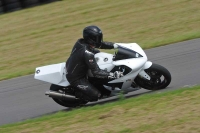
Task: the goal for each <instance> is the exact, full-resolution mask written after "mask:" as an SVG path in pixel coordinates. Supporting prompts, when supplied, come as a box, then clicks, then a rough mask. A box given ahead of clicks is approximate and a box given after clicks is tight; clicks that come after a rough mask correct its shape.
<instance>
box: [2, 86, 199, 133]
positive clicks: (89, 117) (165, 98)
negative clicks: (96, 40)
mask: <svg viewBox="0 0 200 133" xmlns="http://www.w3.org/2000/svg"><path fill="white" fill-rule="evenodd" d="M199 99H200V86H196V87H192V88H184V89H178V90H175V91H168V92H162V93H161V92H159V93H155V94H144V95H142V96H139V97H136V98H129V99H124V100H119V101H116V102H112V103H108V104H104V105H95V106H92V107H82V108H78V109H74V110H72V111H68V112H62V111H61V112H58V113H56V114H52V115H47V116H43V117H41V118H36V119H32V120H27V121H24V122H21V123H16V124H9V125H4V126H1V127H0V132H1V133H32V132H37V133H39V132H41V133H43V132H45V133H55V132H56V133H63V132H65V133H77V132H82V133H88V132H89V133H90V132H94V133H101V132H105V133H113V132H114V133H115V132H117V133H118V132H120V133H125V132H134V133H140V132H145V133H160V132H162V133H199V132H200V127H199V123H200V114H199V112H200V100H199Z"/></svg>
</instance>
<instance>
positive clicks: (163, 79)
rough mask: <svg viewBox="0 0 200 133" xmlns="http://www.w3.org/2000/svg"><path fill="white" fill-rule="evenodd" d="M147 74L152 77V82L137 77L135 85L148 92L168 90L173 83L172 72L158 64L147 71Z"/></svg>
mask: <svg viewBox="0 0 200 133" xmlns="http://www.w3.org/2000/svg"><path fill="white" fill-rule="evenodd" d="M145 72H146V73H147V74H148V75H149V76H150V77H151V80H147V79H144V78H141V77H140V76H137V77H136V78H135V83H136V84H137V85H139V86H140V87H142V88H144V89H148V90H160V89H164V88H166V87H167V86H168V85H169V84H170V82H171V74H170V72H169V71H168V70H167V69H166V68H164V67H163V66H160V65H158V64H152V66H151V67H150V68H148V69H146V70H145Z"/></svg>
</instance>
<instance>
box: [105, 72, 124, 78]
mask: <svg viewBox="0 0 200 133" xmlns="http://www.w3.org/2000/svg"><path fill="white" fill-rule="evenodd" d="M123 76H124V75H123V72H120V71H115V72H114V73H110V75H109V76H108V78H110V79H118V78H121V77H123Z"/></svg>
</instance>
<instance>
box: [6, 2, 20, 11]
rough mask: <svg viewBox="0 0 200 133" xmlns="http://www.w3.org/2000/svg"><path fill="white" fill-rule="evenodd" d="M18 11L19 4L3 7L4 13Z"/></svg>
mask: <svg viewBox="0 0 200 133" xmlns="http://www.w3.org/2000/svg"><path fill="white" fill-rule="evenodd" d="M19 9H21V4H20V3H19V2H15V3H11V4H7V5H5V10H6V12H10V11H16V10H19Z"/></svg>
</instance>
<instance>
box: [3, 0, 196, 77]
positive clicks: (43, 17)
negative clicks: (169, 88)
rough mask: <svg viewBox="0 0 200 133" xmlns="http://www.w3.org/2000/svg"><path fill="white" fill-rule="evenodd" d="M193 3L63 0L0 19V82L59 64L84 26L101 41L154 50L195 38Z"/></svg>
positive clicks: (67, 54)
mask: <svg viewBox="0 0 200 133" xmlns="http://www.w3.org/2000/svg"><path fill="white" fill-rule="evenodd" d="M199 9H200V2H199V0H192V1H190V0H168V1H166V0H160V1H157V0H148V1H142V0H123V1H121V0H94V1H93V0H81V1H80V0H79V1H78V0H76V1H75V0H63V1H58V2H54V3H51V4H47V5H42V6H38V7H34V8H29V9H25V10H20V11H17V12H13V13H7V14H3V15H0V29H1V30H0V36H1V37H0V57H1V58H0V80H3V79H8V78H12V77H17V76H22V75H26V74H30V73H34V71H35V68H36V67H37V66H42V65H47V64H52V63H59V62H64V61H65V60H66V59H67V58H68V56H69V54H70V51H71V48H72V46H73V45H74V43H75V41H76V40H77V39H78V38H80V37H82V29H83V28H84V27H85V26H88V25H91V24H95V25H98V26H99V27H100V28H101V29H102V30H103V33H104V40H105V41H113V42H137V43H139V44H140V45H141V46H142V47H143V48H145V49H146V48H151V47H157V46H161V45H165V44H169V43H173V42H179V41H184V40H189V39H193V38H199V37H200V30H199V29H200V24H199V23H200V15H199V14H200V10H199Z"/></svg>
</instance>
